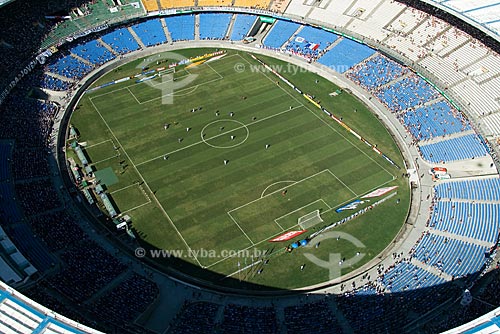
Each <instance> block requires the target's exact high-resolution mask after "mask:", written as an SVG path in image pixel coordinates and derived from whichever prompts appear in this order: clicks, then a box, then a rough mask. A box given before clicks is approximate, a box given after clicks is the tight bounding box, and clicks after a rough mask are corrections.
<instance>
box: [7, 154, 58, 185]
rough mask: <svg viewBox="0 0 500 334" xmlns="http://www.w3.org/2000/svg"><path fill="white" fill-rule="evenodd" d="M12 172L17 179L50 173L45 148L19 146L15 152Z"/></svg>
mask: <svg viewBox="0 0 500 334" xmlns="http://www.w3.org/2000/svg"><path fill="white" fill-rule="evenodd" d="M12 158H13V159H12V160H13V164H12V172H13V174H14V178H15V179H16V180H24V179H29V178H34V177H43V176H48V175H49V174H50V170H49V162H48V153H47V152H46V151H45V150H44V149H35V148H18V149H16V150H14V154H13V157H12Z"/></svg>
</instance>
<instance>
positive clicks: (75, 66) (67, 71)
mask: <svg viewBox="0 0 500 334" xmlns="http://www.w3.org/2000/svg"><path fill="white" fill-rule="evenodd" d="M48 69H49V71H50V72H52V73H56V74H60V75H62V76H64V77H66V78H71V79H81V78H83V77H84V76H85V75H86V74H87V73H89V72H90V71H91V70H92V67H90V66H89V65H87V64H84V63H82V62H81V61H79V60H78V59H76V58H74V57H71V56H69V55H68V56H62V57H60V58H59V59H57V60H56V61H55V62H54V63H52V64H50V65H49V66H48Z"/></svg>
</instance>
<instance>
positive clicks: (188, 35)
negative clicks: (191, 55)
mask: <svg viewBox="0 0 500 334" xmlns="http://www.w3.org/2000/svg"><path fill="white" fill-rule="evenodd" d="M165 22H166V23H167V27H168V31H169V32H170V35H171V36H172V40H173V41H186V40H194V15H182V16H169V17H166V18H165Z"/></svg>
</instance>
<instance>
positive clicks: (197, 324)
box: [169, 302, 220, 334]
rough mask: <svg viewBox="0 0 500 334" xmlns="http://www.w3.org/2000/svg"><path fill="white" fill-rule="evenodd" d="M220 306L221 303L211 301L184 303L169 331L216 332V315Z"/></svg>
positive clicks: (198, 333) (204, 333)
mask: <svg viewBox="0 0 500 334" xmlns="http://www.w3.org/2000/svg"><path fill="white" fill-rule="evenodd" d="M219 307H220V306H219V305H217V304H214V303H210V302H196V303H186V304H184V305H183V307H182V309H181V311H180V312H179V313H178V315H177V318H176V319H175V321H174V322H173V325H172V330H171V331H170V332H169V333H172V334H173V333H186V334H187V333H193V334H194V333H196V334H211V333H214V331H215V317H216V315H217V312H218V310H219Z"/></svg>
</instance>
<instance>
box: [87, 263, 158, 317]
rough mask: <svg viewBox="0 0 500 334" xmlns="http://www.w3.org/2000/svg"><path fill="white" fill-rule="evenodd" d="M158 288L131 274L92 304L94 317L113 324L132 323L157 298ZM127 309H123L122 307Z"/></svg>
mask: <svg viewBox="0 0 500 334" xmlns="http://www.w3.org/2000/svg"><path fill="white" fill-rule="evenodd" d="M158 294H159V290H158V286H157V285H156V284H155V283H154V282H152V281H150V280H148V279H147V278H145V277H143V276H141V275H139V274H136V273H133V274H132V275H131V276H130V277H128V278H127V279H125V280H124V281H122V282H120V284H118V286H116V287H115V288H113V289H112V290H111V291H109V292H107V293H106V294H105V295H103V296H101V297H100V298H99V299H98V300H97V301H96V302H94V305H93V309H94V310H99V312H96V316H98V317H99V318H101V319H105V320H108V321H109V320H111V321H112V322H114V323H124V322H125V323H128V322H133V321H134V320H135V318H137V316H138V315H139V314H141V313H142V312H144V311H145V310H146V308H147V307H148V306H149V305H150V304H151V303H152V302H153V301H154V300H155V299H156V298H157V297H158ZM124 304H126V305H127V307H126V308H124V307H123V305H124Z"/></svg>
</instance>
